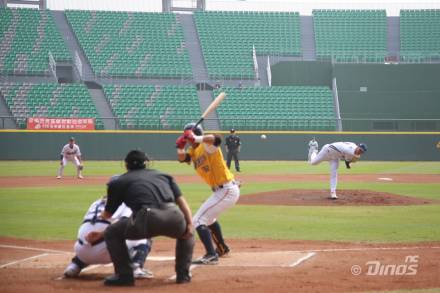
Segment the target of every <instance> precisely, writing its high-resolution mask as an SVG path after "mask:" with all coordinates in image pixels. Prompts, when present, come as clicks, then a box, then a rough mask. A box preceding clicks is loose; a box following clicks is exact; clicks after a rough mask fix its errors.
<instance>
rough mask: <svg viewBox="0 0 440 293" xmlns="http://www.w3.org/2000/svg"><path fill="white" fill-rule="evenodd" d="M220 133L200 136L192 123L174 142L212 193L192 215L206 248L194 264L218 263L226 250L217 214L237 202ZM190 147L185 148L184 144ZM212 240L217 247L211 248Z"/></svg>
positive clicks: (180, 155) (183, 159) (237, 193)
mask: <svg viewBox="0 0 440 293" xmlns="http://www.w3.org/2000/svg"><path fill="white" fill-rule="evenodd" d="M221 142H222V140H221V137H220V136H219V135H213V134H208V135H203V129H202V127H200V126H196V124H195V123H189V124H187V125H186V126H185V128H184V134H183V135H182V136H180V137H179V138H178V139H177V141H176V147H177V157H178V160H179V162H181V163H183V162H187V163H188V164H189V163H190V162H192V163H193V164H194V168H195V169H196V172H197V173H198V174H199V176H200V177H201V178H202V179H203V180H204V181H205V182H206V183H207V184H208V185H209V186H210V187H211V189H212V192H213V193H212V194H211V196H210V197H209V198H208V199H207V200H206V201H205V202H204V203H203V204H202V206H201V207H200V208H199V210H198V211H197V213H196V214H195V215H194V219H193V223H194V226H195V228H196V231H197V234H198V235H199V238H200V240H201V241H202V243H203V246H204V247H205V250H206V254H205V255H204V256H202V257H201V258H199V259H197V260H195V261H193V263H194V264H217V263H218V258H219V256H220V257H221V256H224V255H226V254H228V253H229V251H230V249H229V247H228V246H227V245H226V243H225V241H224V239H223V235H222V231H221V228H220V224H219V222H218V220H217V219H218V217H219V216H220V214H222V213H223V212H224V211H226V210H227V209H229V208H231V207H232V206H234V205H235V203H236V202H237V200H238V198H239V196H240V189H239V186H238V184H237V182H235V180H234V175H233V174H232V173H231V172H230V171H229V169H228V167H227V166H226V164H225V161H224V159H223V154H222V151H221V148H220V146H221ZM187 143H188V144H189V148H188V149H186V150H185V146H186V144H187ZM213 241H214V242H215V245H216V248H214V244H213Z"/></svg>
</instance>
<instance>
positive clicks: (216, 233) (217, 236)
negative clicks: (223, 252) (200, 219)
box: [208, 221, 226, 246]
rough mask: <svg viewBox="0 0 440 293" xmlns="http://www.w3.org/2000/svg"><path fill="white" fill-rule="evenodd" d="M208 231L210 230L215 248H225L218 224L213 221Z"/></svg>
mask: <svg viewBox="0 0 440 293" xmlns="http://www.w3.org/2000/svg"><path fill="white" fill-rule="evenodd" d="M208 227H209V230H211V233H212V238H213V239H214V242H215V244H216V245H217V246H220V245H221V246H226V244H225V240H224V239H223V234H222V229H221V228H220V224H219V222H218V221H215V222H214V223H212V224H211V225H209V226H208Z"/></svg>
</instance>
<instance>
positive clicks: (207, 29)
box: [194, 11, 301, 79]
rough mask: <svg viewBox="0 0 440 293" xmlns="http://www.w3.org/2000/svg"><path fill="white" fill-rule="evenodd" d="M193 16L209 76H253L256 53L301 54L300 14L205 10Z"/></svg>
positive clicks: (249, 77)
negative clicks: (254, 50) (254, 52)
mask: <svg viewBox="0 0 440 293" xmlns="http://www.w3.org/2000/svg"><path fill="white" fill-rule="evenodd" d="M194 19H195V22H196V26H197V31H198V35H199V39H200V45H201V47H202V51H203V57H204V59H205V63H206V66H207V69H208V73H209V77H210V78H212V79H217V78H232V79H234V78H236V79H254V78H255V73H254V67H253V59H252V49H253V46H255V49H256V51H257V54H258V55H275V56H301V43H300V29H299V14H298V13H292V12H281V13H273V12H247V13H236V12H226V11H221V12H220V13H219V11H208V12H206V11H205V12H200V11H197V12H195V13H194Z"/></svg>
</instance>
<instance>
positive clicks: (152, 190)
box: [88, 150, 194, 286]
mask: <svg viewBox="0 0 440 293" xmlns="http://www.w3.org/2000/svg"><path fill="white" fill-rule="evenodd" d="M147 161H148V157H147V156H146V155H145V153H143V152H141V151H138V150H133V151H130V152H129V153H128V154H127V156H126V157H125V166H126V168H127V172H126V173H125V174H123V175H121V176H120V177H119V178H118V179H116V180H114V181H112V182H111V183H109V185H108V191H107V195H108V199H107V204H106V206H105V210H104V212H103V213H102V215H101V216H102V217H103V218H104V219H109V218H110V217H111V215H112V214H113V213H114V212H115V211H116V209H117V208H118V206H119V205H121V204H122V203H125V204H126V205H127V206H128V207H130V208H131V209H132V211H133V214H132V216H131V217H130V218H125V219H122V220H120V221H118V222H116V223H113V224H112V225H110V226H109V227H108V228H107V229H106V230H105V233H104V239H105V242H106V244H107V247H108V251H109V253H110V257H111V259H112V262H113V265H114V269H115V274H114V275H113V276H110V277H107V278H106V279H105V281H104V285H107V286H133V285H134V278H133V270H132V268H131V267H130V258H129V255H128V250H127V246H126V242H125V240H126V239H144V238H151V237H155V236H160V235H162V236H168V237H171V238H175V239H177V240H176V264H175V270H176V282H177V283H178V284H180V283H188V282H190V281H191V276H190V272H189V267H190V265H191V259H192V254H193V248H194V235H193V230H194V228H193V225H192V215H191V210H190V209H189V207H188V204H187V202H186V200H185V199H184V197H183V195H182V193H181V191H180V189H179V187H178V186H177V184H176V182H175V181H174V179H173V177H171V176H169V175H166V174H163V173H161V172H159V171H156V170H152V169H149V168H146V162H147ZM93 233H94V232H92V233H90V234H89V236H88V238H89V239H88V240H89V241H90V242H91V243H93V235H91V234H93Z"/></svg>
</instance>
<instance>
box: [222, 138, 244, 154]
mask: <svg viewBox="0 0 440 293" xmlns="http://www.w3.org/2000/svg"><path fill="white" fill-rule="evenodd" d="M225 144H226V146H227V147H228V150H229V151H237V150H238V147H239V146H240V145H241V142H240V138H239V137H238V136H237V135H235V134H231V135H230V136H228V137H227V138H226V143H225Z"/></svg>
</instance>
